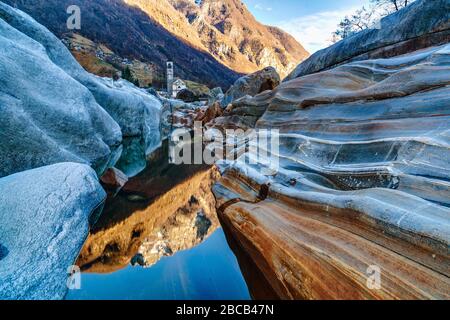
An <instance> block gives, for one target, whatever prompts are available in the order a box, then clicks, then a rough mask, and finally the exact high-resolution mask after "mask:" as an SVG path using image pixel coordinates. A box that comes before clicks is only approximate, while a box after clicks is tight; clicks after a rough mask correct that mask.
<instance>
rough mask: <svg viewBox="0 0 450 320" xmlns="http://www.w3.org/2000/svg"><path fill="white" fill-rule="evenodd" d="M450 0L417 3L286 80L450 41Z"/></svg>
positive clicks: (316, 58) (419, 0)
mask: <svg viewBox="0 0 450 320" xmlns="http://www.w3.org/2000/svg"><path fill="white" fill-rule="evenodd" d="M449 12H450V0H433V1H429V0H417V1H415V2H414V3H412V4H410V5H409V6H407V7H406V8H404V9H402V10H400V11H398V12H397V13H394V14H392V15H389V16H387V17H385V18H383V19H382V20H381V21H380V22H379V23H377V24H375V25H374V26H373V27H372V28H369V29H367V30H363V31H361V32H359V33H357V34H355V35H353V36H351V37H349V38H346V39H344V40H342V41H340V42H338V43H336V44H334V45H333V46H331V47H328V48H326V49H323V50H320V51H318V52H316V53H314V54H313V55H312V56H311V57H309V58H308V59H307V60H306V61H304V62H303V63H301V64H299V65H298V66H297V68H296V69H295V70H294V71H292V73H291V74H290V75H289V76H288V77H286V78H285V79H284V81H285V82H286V81H289V80H292V79H295V78H297V77H301V76H304V75H308V74H311V73H315V72H319V71H323V70H327V69H330V68H333V67H335V66H337V65H339V64H342V63H348V62H351V61H361V60H367V59H376V58H389V57H394V56H398V55H401V54H405V53H408V52H412V51H416V50H418V49H422V48H427V47H431V46H436V45H440V44H444V43H448V42H450V14H449Z"/></svg>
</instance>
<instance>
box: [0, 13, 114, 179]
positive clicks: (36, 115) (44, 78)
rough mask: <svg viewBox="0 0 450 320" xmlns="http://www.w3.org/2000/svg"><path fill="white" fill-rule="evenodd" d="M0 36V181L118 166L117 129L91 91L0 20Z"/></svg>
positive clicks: (35, 43)
mask: <svg viewBox="0 0 450 320" xmlns="http://www.w3.org/2000/svg"><path fill="white" fill-rule="evenodd" d="M0 5H1V4H0ZM0 35H1V36H0V127H1V130H0V163H1V166H0V177H2V176H6V175H9V174H12V173H15V172H20V171H24V170H28V169H32V168H35V167H39V166H43V165H47V164H52V163H57V162H64V161H73V162H80V163H85V164H89V165H90V166H92V167H93V168H94V169H95V170H96V171H97V172H98V173H101V172H103V171H104V170H105V169H106V168H107V167H108V166H109V165H110V164H111V162H115V161H117V156H118V155H120V151H121V146H120V144H121V140H122V134H121V131H120V128H119V126H118V125H117V123H116V122H115V121H114V120H113V119H112V118H111V117H110V116H109V115H108V113H106V112H105V110H104V109H103V108H102V107H100V106H99V105H98V104H97V103H96V101H95V99H94V97H93V96H92V94H91V93H90V92H89V90H87V89H86V88H85V87H84V86H83V85H81V84H80V83H79V82H77V81H76V80H74V79H73V78H72V77H70V76H69V75H68V74H67V73H65V72H63V71H62V70H61V69H60V68H59V67H58V66H57V65H55V64H54V63H53V62H52V61H51V60H50V59H49V57H48V55H47V52H46V50H45V48H44V47H43V46H42V45H41V44H39V43H38V42H36V41H35V40H33V39H31V38H29V37H28V36H26V35H24V34H23V33H21V32H19V31H18V30H16V29H14V28H13V27H11V26H10V25H8V24H7V23H6V22H5V21H4V20H2V19H0Z"/></svg>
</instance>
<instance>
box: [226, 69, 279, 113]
mask: <svg viewBox="0 0 450 320" xmlns="http://www.w3.org/2000/svg"><path fill="white" fill-rule="evenodd" d="M279 84H280V75H279V74H278V73H277V70H275V68H273V67H267V68H264V69H262V70H260V71H257V72H255V73H252V74H249V75H246V76H244V77H241V78H239V79H238V80H236V82H235V83H234V84H233V85H232V86H231V88H230V89H228V91H227V92H226V93H225V97H224V98H223V99H222V101H221V102H220V105H221V106H222V108H226V107H227V106H228V105H229V104H230V103H232V102H233V101H235V100H237V99H239V98H242V97H245V96H252V97H253V96H256V95H257V94H258V93H261V92H263V91H266V90H273V89H275V88H276V87H277V86H278V85H279Z"/></svg>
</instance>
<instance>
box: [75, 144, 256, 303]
mask: <svg viewBox="0 0 450 320" xmlns="http://www.w3.org/2000/svg"><path fill="white" fill-rule="evenodd" d="M167 154H168V153H167V150H166V148H164V147H163V148H162V149H161V150H159V152H158V153H156V154H155V155H154V156H153V158H152V160H151V161H149V163H148V167H147V169H146V170H145V171H144V172H142V173H141V174H139V175H138V176H137V177H134V178H132V179H130V181H128V183H127V184H126V185H125V187H124V188H123V189H122V190H121V191H120V193H119V194H117V195H116V196H115V197H109V198H108V200H107V202H106V205H105V209H104V211H103V213H102V216H101V217H100V219H99V221H98V222H97V224H96V225H95V226H94V227H93V230H92V231H91V234H90V235H89V237H88V239H87V240H86V243H85V245H84V248H83V249H82V250H81V253H80V256H79V258H78V261H77V263H76V264H77V265H78V266H79V267H80V269H81V271H82V273H81V286H80V288H79V289H76V290H69V292H68V294H67V296H66V299H69V300H78V299H87V300H96V299H137V300H140V299H150V300H151V299H157V300H160V299H161V300H168V299H185V300H190V299H211V300H218V299H236V300H240V299H250V294H249V290H248V287H247V284H246V282H245V280H244V277H243V275H242V273H241V270H240V267H239V264H238V261H237V260H236V257H235V255H234V254H233V251H232V250H231V249H230V247H229V246H228V243H227V240H226V238H225V235H224V232H223V230H222V228H221V226H220V223H219V220H218V218H217V215H216V211H215V199H214V196H213V194H212V193H211V186H212V184H214V182H215V181H216V179H217V178H218V177H219V175H218V172H217V171H216V170H215V169H214V168H211V167H204V166H174V165H170V164H168V161H167V157H166V155H167Z"/></svg>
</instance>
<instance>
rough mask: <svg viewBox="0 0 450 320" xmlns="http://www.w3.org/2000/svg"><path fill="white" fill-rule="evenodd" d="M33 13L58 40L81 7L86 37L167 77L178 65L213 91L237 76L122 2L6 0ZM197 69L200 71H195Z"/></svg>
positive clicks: (184, 75)
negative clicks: (72, 10)
mask: <svg viewBox="0 0 450 320" xmlns="http://www.w3.org/2000/svg"><path fill="white" fill-rule="evenodd" d="M5 3H8V4H10V5H11V6H15V7H17V8H19V9H21V10H23V11H24V12H27V13H29V14H30V15H31V16H32V17H33V18H35V19H36V20H37V21H38V22H40V23H41V24H43V25H44V26H46V27H47V28H49V29H50V31H52V32H53V33H54V34H56V35H57V36H58V37H59V38H62V37H63V36H64V35H65V34H66V33H67V32H69V31H70V30H68V29H67V26H66V20H67V18H68V15H67V13H66V10H67V8H68V7H69V6H70V5H78V6H79V7H80V8H81V13H82V22H81V24H82V25H81V30H76V31H77V33H79V34H80V35H82V36H83V37H85V38H87V39H89V40H92V41H94V42H96V43H99V44H104V45H105V46H106V47H108V48H109V49H111V50H113V51H114V52H115V53H116V54H118V55H120V56H121V57H124V58H128V59H130V60H134V59H136V60H139V61H142V62H148V63H153V64H155V65H156V66H157V67H158V68H159V69H158V73H159V75H160V77H163V76H164V72H165V65H166V62H167V61H168V60H173V61H174V62H175V63H176V75H177V76H178V77H180V78H182V79H189V80H193V81H196V82H199V83H204V84H207V85H208V86H210V87H215V86H222V87H224V88H226V87H228V86H229V85H230V84H232V83H233V82H234V81H235V80H236V79H237V78H238V77H239V74H238V73H237V72H235V71H233V70H231V69H230V68H228V67H226V66H224V65H223V64H221V63H220V62H218V61H217V60H216V59H215V58H214V57H213V56H212V55H211V54H209V53H208V52H206V51H204V50H200V49H198V48H195V47H193V46H192V45H191V44H190V43H187V42H185V41H180V39H179V38H177V37H176V36H175V35H173V34H172V33H170V32H169V31H167V30H166V29H165V28H164V27H163V26H162V25H161V24H160V23H159V22H158V21H156V20H155V19H154V18H152V17H150V16H149V15H148V14H147V13H145V12H144V11H142V10H141V9H139V8H136V7H133V6H130V5H128V4H126V3H125V2H124V1H122V0H97V1H91V0H45V1H43V0H5ZM193 66H196V67H193Z"/></svg>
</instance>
